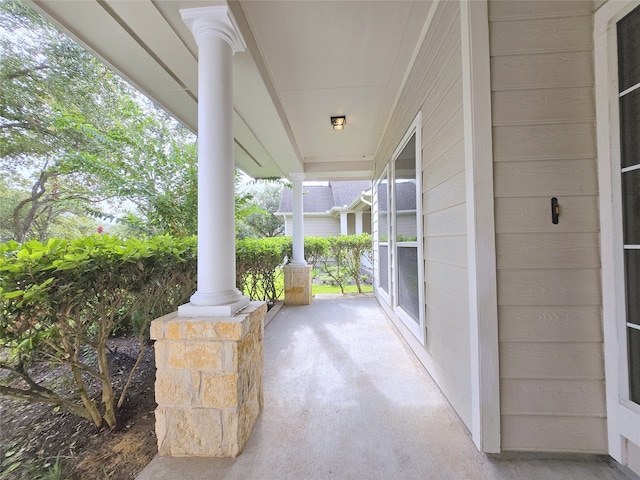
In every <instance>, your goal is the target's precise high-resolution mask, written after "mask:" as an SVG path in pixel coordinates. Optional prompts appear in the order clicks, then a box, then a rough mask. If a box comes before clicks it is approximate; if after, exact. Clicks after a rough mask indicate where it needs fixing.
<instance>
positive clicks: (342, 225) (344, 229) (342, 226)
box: [340, 212, 349, 235]
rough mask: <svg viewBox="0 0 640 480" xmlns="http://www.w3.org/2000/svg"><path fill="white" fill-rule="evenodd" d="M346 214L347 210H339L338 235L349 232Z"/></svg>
mask: <svg viewBox="0 0 640 480" xmlns="http://www.w3.org/2000/svg"><path fill="white" fill-rule="evenodd" d="M347 215H348V212H340V235H347V234H348V233H349V230H348V223H347Z"/></svg>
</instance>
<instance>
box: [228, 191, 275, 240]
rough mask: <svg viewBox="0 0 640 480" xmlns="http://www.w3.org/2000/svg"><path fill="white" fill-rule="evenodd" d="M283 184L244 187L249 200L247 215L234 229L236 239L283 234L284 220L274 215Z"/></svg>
mask: <svg viewBox="0 0 640 480" xmlns="http://www.w3.org/2000/svg"><path fill="white" fill-rule="evenodd" d="M283 188H284V186H283V184H282V183H280V182H275V181H260V182H256V183H254V184H253V185H250V186H249V187H245V190H246V191H247V194H248V195H251V198H250V200H249V202H248V206H252V207H253V209H252V210H247V212H248V214H247V215H245V216H244V217H243V218H241V219H239V222H238V225H237V227H236V230H237V237H238V238H241V239H243V238H248V237H252V238H264V237H277V236H280V235H282V234H283V233H284V220H283V219H282V218H281V217H278V216H276V215H275V212H277V211H278V208H279V207H280V196H281V194H282V189H283Z"/></svg>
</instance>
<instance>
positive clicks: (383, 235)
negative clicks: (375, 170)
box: [376, 173, 389, 296]
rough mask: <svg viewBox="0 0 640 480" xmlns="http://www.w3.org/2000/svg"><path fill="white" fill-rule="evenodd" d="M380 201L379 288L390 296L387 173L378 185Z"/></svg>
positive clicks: (378, 199) (377, 190)
mask: <svg viewBox="0 0 640 480" xmlns="http://www.w3.org/2000/svg"><path fill="white" fill-rule="evenodd" d="M376 196H377V201H378V286H379V288H380V289H382V290H383V291H384V292H385V293H386V294H387V296H388V295H389V179H388V177H387V174H386V173H385V174H384V175H383V176H382V178H381V179H380V181H379V182H378V184H377V185H376Z"/></svg>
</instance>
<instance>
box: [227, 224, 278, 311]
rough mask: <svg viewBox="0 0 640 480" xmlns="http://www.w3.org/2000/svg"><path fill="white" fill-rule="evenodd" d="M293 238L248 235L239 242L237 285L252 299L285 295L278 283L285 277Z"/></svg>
mask: <svg viewBox="0 0 640 480" xmlns="http://www.w3.org/2000/svg"><path fill="white" fill-rule="evenodd" d="M290 250H291V238H290V237H272V238H261V239H255V238H247V239H245V240H238V241H237V242H236V285H237V287H238V289H239V290H240V291H241V292H245V293H246V294H248V295H249V297H251V299H252V300H265V301H269V302H275V301H276V300H278V298H280V296H281V295H282V291H281V290H278V288H277V285H278V284H279V283H281V282H278V280H279V278H280V277H281V276H282V266H283V265H284V263H285V261H286V259H287V256H288V252H289V251H290Z"/></svg>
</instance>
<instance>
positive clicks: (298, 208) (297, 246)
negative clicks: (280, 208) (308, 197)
mask: <svg viewBox="0 0 640 480" xmlns="http://www.w3.org/2000/svg"><path fill="white" fill-rule="evenodd" d="M302 180H304V173H292V174H291V183H292V184H293V209H292V220H293V258H292V259H291V265H301V266H302V265H306V264H307V261H306V260H305V259H304V211H303V210H304V208H303V192H302Z"/></svg>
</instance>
